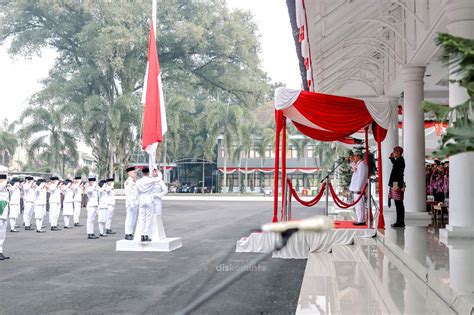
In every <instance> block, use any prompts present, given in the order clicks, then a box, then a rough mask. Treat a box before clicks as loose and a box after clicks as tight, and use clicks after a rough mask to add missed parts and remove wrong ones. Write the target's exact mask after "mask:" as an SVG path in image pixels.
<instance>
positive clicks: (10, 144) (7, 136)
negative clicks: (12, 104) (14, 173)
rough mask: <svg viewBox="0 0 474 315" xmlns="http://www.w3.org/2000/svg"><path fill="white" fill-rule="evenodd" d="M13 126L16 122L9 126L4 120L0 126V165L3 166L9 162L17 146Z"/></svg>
mask: <svg viewBox="0 0 474 315" xmlns="http://www.w3.org/2000/svg"><path fill="white" fill-rule="evenodd" d="M15 126H16V122H13V123H11V124H9V123H8V119H5V120H4V121H3V122H2V124H1V126H0V154H1V157H0V163H2V165H4V166H7V164H9V162H11V160H12V157H13V155H14V154H15V151H16V148H17V146H18V140H17V137H16V134H15Z"/></svg>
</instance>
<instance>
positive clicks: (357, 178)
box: [349, 151, 369, 225]
mask: <svg viewBox="0 0 474 315" xmlns="http://www.w3.org/2000/svg"><path fill="white" fill-rule="evenodd" d="M354 163H355V165H354V173H353V174H352V178H351V185H350V186H349V190H350V191H351V192H352V193H353V195H354V202H355V201H356V200H357V199H359V197H360V195H361V194H362V191H363V189H364V187H365V184H367V176H368V172H369V168H368V167H367V164H366V163H365V161H364V155H363V154H362V152H360V151H358V152H356V153H355V154H354ZM355 210H356V217H357V221H356V222H354V225H365V200H364V197H362V198H361V199H360V200H359V202H358V203H357V204H356V205H355Z"/></svg>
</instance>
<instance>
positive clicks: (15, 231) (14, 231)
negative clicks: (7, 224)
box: [10, 230, 20, 233]
mask: <svg viewBox="0 0 474 315" xmlns="http://www.w3.org/2000/svg"><path fill="white" fill-rule="evenodd" d="M10 232H12V233H17V232H20V231H18V230H10Z"/></svg>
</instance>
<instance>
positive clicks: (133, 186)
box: [124, 166, 138, 241]
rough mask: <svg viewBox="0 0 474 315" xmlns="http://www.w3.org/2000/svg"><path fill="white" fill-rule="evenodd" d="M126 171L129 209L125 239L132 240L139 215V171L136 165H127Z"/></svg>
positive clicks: (126, 202)
mask: <svg viewBox="0 0 474 315" xmlns="http://www.w3.org/2000/svg"><path fill="white" fill-rule="evenodd" d="M126 171H127V175H128V178H127V180H126V181H125V183H124V190H125V207H126V210H127V213H126V217H125V239H126V240H129V241H131V240H133V233H134V231H135V225H136V223H137V215H138V191H137V172H136V170H135V167H134V166H129V167H127V169H126Z"/></svg>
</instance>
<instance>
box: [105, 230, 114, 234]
mask: <svg viewBox="0 0 474 315" xmlns="http://www.w3.org/2000/svg"><path fill="white" fill-rule="evenodd" d="M105 233H106V234H116V233H115V232H113V231H112V230H107V232H105Z"/></svg>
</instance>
